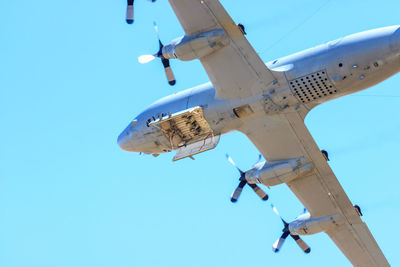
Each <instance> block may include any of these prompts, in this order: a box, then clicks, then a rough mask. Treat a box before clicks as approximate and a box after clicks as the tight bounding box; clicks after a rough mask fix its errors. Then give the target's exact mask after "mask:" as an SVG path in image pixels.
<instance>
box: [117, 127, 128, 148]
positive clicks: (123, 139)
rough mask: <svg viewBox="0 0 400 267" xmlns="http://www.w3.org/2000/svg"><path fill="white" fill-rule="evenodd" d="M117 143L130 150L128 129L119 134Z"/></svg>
mask: <svg viewBox="0 0 400 267" xmlns="http://www.w3.org/2000/svg"><path fill="white" fill-rule="evenodd" d="M117 143H118V145H119V147H120V148H122V149H123V150H125V151H129V134H128V132H127V131H126V130H125V131H123V132H122V133H121V134H120V135H119V136H118V139H117Z"/></svg>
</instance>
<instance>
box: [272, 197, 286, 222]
mask: <svg viewBox="0 0 400 267" xmlns="http://www.w3.org/2000/svg"><path fill="white" fill-rule="evenodd" d="M271 208H272V210H273V211H274V212H275V214H276V215H278V216H279V218H281V220H282V222H283V224H284V225H285V227H286V226H288V225H289V224H288V223H287V222H286V221H285V220H284V219H283V218H282V216H281V215H280V214H279V212H278V209H277V208H276V207H275V206H274V204H272V203H271Z"/></svg>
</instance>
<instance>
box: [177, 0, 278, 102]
mask: <svg viewBox="0 0 400 267" xmlns="http://www.w3.org/2000/svg"><path fill="white" fill-rule="evenodd" d="M169 3H170V4H171V6H172V8H173V10H174V12H175V14H176V16H177V17H178V20H179V22H180V23H181V25H182V27H183V29H184V31H185V33H186V34H187V35H192V34H197V33H200V32H206V31H210V30H215V29H223V30H224V31H225V32H226V34H227V35H228V37H229V39H230V42H229V44H228V45H227V46H225V47H224V48H222V49H220V50H218V51H216V52H214V53H212V54H210V55H208V56H205V57H202V58H201V59H200V61H201V63H202V64H203V67H204V68H205V70H206V72H207V74H208V76H209V78H210V80H211V82H212V83H213V85H214V87H215V89H216V95H217V98H245V97H248V96H251V95H254V94H260V93H262V92H264V91H267V90H269V89H271V88H272V87H273V85H274V83H275V81H276V79H275V77H274V76H273V74H272V73H271V71H270V70H269V69H268V67H267V66H266V65H265V64H264V63H263V61H262V60H261V58H260V57H259V56H258V54H257V53H256V52H255V51H254V49H253V47H252V46H251V45H250V43H249V42H248V41H247V39H246V38H245V37H244V35H243V33H242V32H241V30H240V29H239V28H238V26H237V25H236V24H235V23H234V21H233V20H232V18H231V17H230V16H229V14H228V13H227V12H226V10H225V9H224V7H223V6H222V5H221V4H220V2H219V1H217V0H169ZM227 59H229V60H227Z"/></svg>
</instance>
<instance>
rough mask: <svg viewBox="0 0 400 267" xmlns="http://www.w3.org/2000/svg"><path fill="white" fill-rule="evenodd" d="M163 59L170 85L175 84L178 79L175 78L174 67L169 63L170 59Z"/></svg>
mask: <svg viewBox="0 0 400 267" xmlns="http://www.w3.org/2000/svg"><path fill="white" fill-rule="evenodd" d="M161 61H162V64H163V66H164V70H165V75H166V76H167V80H168V83H169V85H171V86H172V85H175V84H176V79H175V76H174V73H173V72H172V69H171V67H170V65H169V59H165V58H162V59H161Z"/></svg>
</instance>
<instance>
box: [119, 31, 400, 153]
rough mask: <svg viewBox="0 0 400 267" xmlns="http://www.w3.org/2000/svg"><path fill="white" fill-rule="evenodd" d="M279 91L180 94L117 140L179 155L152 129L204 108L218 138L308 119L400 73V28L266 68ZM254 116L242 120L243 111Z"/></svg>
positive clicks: (208, 87) (203, 89) (206, 89)
mask: <svg viewBox="0 0 400 267" xmlns="http://www.w3.org/2000/svg"><path fill="white" fill-rule="evenodd" d="M266 65H267V66H268V68H269V69H270V70H271V71H272V73H273V74H274V76H275V77H276V79H277V86H276V88H275V89H272V90H269V91H265V92H263V93H262V94H258V95H253V96H251V97H248V98H245V99H217V98H216V97H215V89H214V88H213V86H212V84H211V83H207V84H204V85H200V86H197V87H194V88H191V89H188V90H185V91H182V92H178V93H175V94H173V95H170V96H167V97H165V98H162V99H160V100H158V101H157V102H155V103H153V104H152V105H150V106H149V107H148V108H147V109H145V110H144V111H143V112H142V113H140V114H139V115H138V116H137V117H136V118H135V120H134V121H133V122H132V123H130V124H129V125H128V127H127V128H126V129H125V130H124V131H123V132H122V133H121V134H120V136H119V137H118V144H119V145H120V147H121V148H122V149H124V150H127V151H132V152H143V153H146V154H160V153H165V152H170V151H172V150H175V149H176V147H173V146H172V145H171V142H170V140H168V138H166V136H165V135H164V134H163V132H162V130H161V129H160V128H159V127H152V126H148V123H149V121H151V120H152V119H154V118H158V117H159V115H160V114H174V113H176V112H180V111H182V110H187V109H189V108H191V107H196V106H200V107H202V109H203V114H204V118H205V119H206V121H207V122H208V124H209V125H210V128H211V129H212V131H213V133H214V134H216V135H222V134H225V133H228V132H230V131H235V130H239V131H240V129H241V126H242V125H244V124H245V123H246V122H248V121H249V120H253V119H254V118H257V117H258V116H260V115H264V114H267V115H270V116H274V115H276V114H279V113H282V112H288V111H293V110H294V109H295V110H300V111H302V112H303V113H304V114H303V115H304V117H305V115H306V114H307V113H308V111H310V110H311V109H312V108H314V107H315V106H317V105H319V104H321V103H324V102H326V101H329V100H332V99H335V98H338V97H341V96H344V95H348V94H352V93H355V92H358V91H360V90H364V89H366V88H369V87H371V86H373V85H375V84H377V83H380V82H382V81H383V80H385V79H387V78H389V77H390V76H392V75H394V74H396V73H397V72H399V71H400V28H399V26H392V27H386V28H380V29H375V30H370V31H366V32H361V33H358V34H354V35H350V36H347V37H344V38H340V39H337V40H335V41H331V42H328V43H325V44H323V45H320V46H317V47H314V48H311V49H308V50H305V51H302V52H299V53H296V54H293V55H290V56H287V57H284V58H281V59H277V60H274V61H271V62H268V63H266ZM246 105H249V107H250V111H251V112H249V114H246V115H245V116H238V114H237V113H236V112H235V111H234V110H235V109H236V108H238V107H243V106H246Z"/></svg>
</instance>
